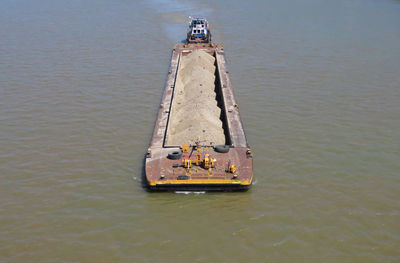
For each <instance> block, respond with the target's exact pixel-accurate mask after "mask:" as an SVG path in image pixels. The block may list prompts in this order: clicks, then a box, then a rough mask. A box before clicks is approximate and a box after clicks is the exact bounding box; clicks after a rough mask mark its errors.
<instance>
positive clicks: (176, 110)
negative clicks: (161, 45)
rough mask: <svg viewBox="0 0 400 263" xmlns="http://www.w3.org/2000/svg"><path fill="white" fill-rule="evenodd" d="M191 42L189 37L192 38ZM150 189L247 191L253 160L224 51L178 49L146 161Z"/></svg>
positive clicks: (216, 47)
mask: <svg viewBox="0 0 400 263" xmlns="http://www.w3.org/2000/svg"><path fill="white" fill-rule="evenodd" d="M188 37H189V36H188ZM145 180H146V184H147V186H148V189H149V190H172V191H177V190H188V191H202V190H205V191H235V190H247V189H248V188H249V187H250V186H251V184H252V180H253V157H252V152H251V150H250V148H249V146H248V143H247V140H246V136H245V133H244V130H243V125H242V122H241V119H240V116H239V110H238V105H237V102H236V100H235V97H234V94H233V89H232V86H231V82H230V79H229V72H228V70H227V67H226V60H225V53H224V48H223V47H222V45H220V44H213V43H211V42H209V43H204V41H199V42H197V43H192V42H191V41H188V43H186V44H176V45H175V46H174V49H173V51H172V58H171V65H170V68H169V72H168V78H167V81H166V85H165V88H164V92H163V95H162V99H161V103H160V109H159V112H158V117H157V120H156V124H155V128H154V133H153V137H152V140H151V143H150V146H149V148H148V150H147V154H146V158H145Z"/></svg>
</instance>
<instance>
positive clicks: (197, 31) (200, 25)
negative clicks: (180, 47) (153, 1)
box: [187, 18, 211, 43]
mask: <svg viewBox="0 0 400 263" xmlns="http://www.w3.org/2000/svg"><path fill="white" fill-rule="evenodd" d="M187 42H188V43H211V32H210V26H209V24H208V22H207V20H205V19H204V18H192V20H191V21H190V23H189V31H188V33H187Z"/></svg>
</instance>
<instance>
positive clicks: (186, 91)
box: [167, 50, 225, 145]
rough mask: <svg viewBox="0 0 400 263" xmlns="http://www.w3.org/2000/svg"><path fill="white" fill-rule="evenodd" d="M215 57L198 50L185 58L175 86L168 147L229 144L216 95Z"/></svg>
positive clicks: (181, 62)
mask: <svg viewBox="0 0 400 263" xmlns="http://www.w3.org/2000/svg"><path fill="white" fill-rule="evenodd" d="M214 61H215V58H214V57H213V56H211V55H209V54H208V53H206V52H204V51H201V50H196V51H193V52H192V53H191V54H189V55H187V56H185V57H182V58H181V61H180V65H179V70H178V75H177V79H176V83H175V90H174V99H173V102H172V108H171V115H170V119H169V125H168V138H167V145H183V144H186V143H193V142H194V140H195V139H196V138H197V137H198V136H200V140H201V141H203V143H204V144H206V145H210V144H213V145H216V144H225V135H224V130H223V128H222V121H221V119H220V116H221V109H220V108H219V107H218V105H217V100H216V94H215V85H214V81H215V66H214Z"/></svg>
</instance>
